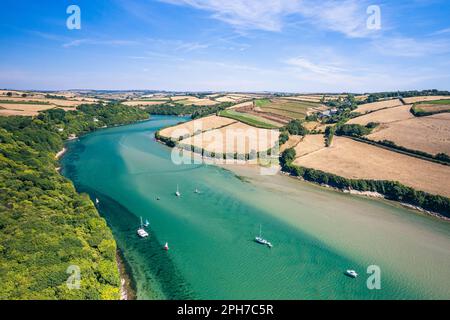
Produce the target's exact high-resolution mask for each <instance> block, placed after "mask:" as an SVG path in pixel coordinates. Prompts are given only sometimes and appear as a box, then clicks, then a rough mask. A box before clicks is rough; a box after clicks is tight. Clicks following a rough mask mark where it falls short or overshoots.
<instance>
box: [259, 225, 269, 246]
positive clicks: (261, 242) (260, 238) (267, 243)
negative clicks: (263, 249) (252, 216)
mask: <svg viewBox="0 0 450 320" xmlns="http://www.w3.org/2000/svg"><path fill="white" fill-rule="evenodd" d="M261 229H262V228H261V225H259V237H256V238H255V241H256V242H257V243H259V244H262V245H265V246H268V247H269V248H272V243H270V242H269V241H268V240H266V239H264V238H263V237H262V232H261V231H262V230H261Z"/></svg>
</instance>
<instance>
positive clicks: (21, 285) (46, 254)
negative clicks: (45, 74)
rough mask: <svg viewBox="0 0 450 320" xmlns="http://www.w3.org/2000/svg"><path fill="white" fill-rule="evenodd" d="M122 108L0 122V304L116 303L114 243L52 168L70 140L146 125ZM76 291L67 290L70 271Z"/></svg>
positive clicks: (88, 205) (142, 115)
mask: <svg viewBox="0 0 450 320" xmlns="http://www.w3.org/2000/svg"><path fill="white" fill-rule="evenodd" d="M147 117H148V114H147V113H146V112H144V111H143V110H140V109H138V108H130V107H124V106H121V105H103V104H98V105H83V106H80V107H79V108H78V111H69V112H65V111H64V110H60V109H53V110H48V111H46V112H43V113H41V114H40V115H39V116H38V117H36V118H31V117H0V189H1V192H0V282H1V284H2V285H1V286H0V299H118V298H119V286H120V280H119V273H118V269H117V264H116V243H115V241H114V238H113V236H112V233H111V231H110V230H109V228H108V227H107V225H106V222H105V220H104V219H102V218H101V217H100V216H99V214H98V212H97V210H96V208H95V206H94V204H93V203H92V201H91V200H90V199H89V197H88V195H86V194H81V195H80V194H78V193H77V192H76V190H75V189H74V187H73V185H72V183H71V182H70V181H69V180H67V179H66V178H64V177H62V176H61V175H60V174H59V173H58V172H57V170H56V167H57V166H58V164H57V161H56V160H55V153H56V152H57V151H59V150H61V149H62V147H63V144H64V140H65V139H66V138H67V137H68V136H70V135H81V134H84V133H87V132H90V131H93V130H95V129H97V128H100V127H104V126H113V125H118V124H125V123H131V122H135V121H138V120H143V119H146V118H147ZM71 265H75V266H78V267H79V268H80V272H81V283H80V289H69V287H68V286H67V285H66V281H67V280H68V278H69V277H70V276H71V274H70V273H67V270H68V268H69V266H71Z"/></svg>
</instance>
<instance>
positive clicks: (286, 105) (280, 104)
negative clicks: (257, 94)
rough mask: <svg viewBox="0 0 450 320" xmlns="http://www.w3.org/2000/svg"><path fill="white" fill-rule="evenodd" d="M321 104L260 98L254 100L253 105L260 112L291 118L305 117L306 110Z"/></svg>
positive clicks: (300, 118)
mask: <svg viewBox="0 0 450 320" xmlns="http://www.w3.org/2000/svg"><path fill="white" fill-rule="evenodd" d="M320 106H321V104H319V103H315V102H306V101H295V100H288V99H278V98H275V99H260V100H256V101H255V107H256V108H259V109H260V111H262V112H270V113H272V114H276V115H280V116H283V117H288V118H291V119H299V120H302V119H305V117H306V115H307V114H308V110H310V109H312V108H317V107H320Z"/></svg>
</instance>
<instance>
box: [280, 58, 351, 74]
mask: <svg viewBox="0 0 450 320" xmlns="http://www.w3.org/2000/svg"><path fill="white" fill-rule="evenodd" d="M286 63H287V64H289V65H291V66H294V67H296V68H299V69H301V70H304V71H308V72H312V73H316V74H330V73H341V72H344V71H345V70H344V69H343V68H340V67H337V66H333V65H326V64H317V63H314V62H312V61H310V60H308V59H306V58H303V57H297V58H291V59H288V60H286Z"/></svg>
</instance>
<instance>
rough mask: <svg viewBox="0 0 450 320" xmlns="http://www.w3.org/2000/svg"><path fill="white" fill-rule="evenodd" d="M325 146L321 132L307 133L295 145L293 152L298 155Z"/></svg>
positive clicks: (303, 154)
mask: <svg viewBox="0 0 450 320" xmlns="http://www.w3.org/2000/svg"><path fill="white" fill-rule="evenodd" d="M324 148H325V138H324V136H323V135H321V134H312V135H307V136H305V137H304V138H303V140H302V141H301V142H300V143H299V144H297V145H296V147H295V152H296V153H297V156H298V157H303V156H305V155H307V154H310V153H313V152H316V151H319V150H322V149H324Z"/></svg>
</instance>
